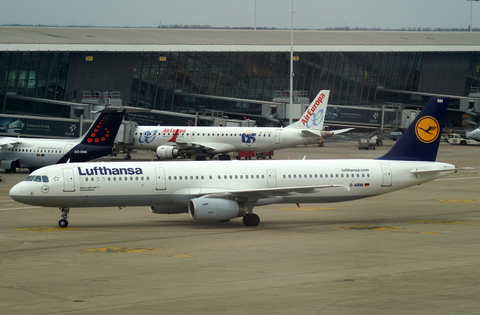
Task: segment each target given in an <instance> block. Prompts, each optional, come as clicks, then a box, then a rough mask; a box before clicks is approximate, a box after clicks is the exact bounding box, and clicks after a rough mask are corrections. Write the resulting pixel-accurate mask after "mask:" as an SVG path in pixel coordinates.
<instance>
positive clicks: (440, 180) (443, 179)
mask: <svg viewBox="0 0 480 315" xmlns="http://www.w3.org/2000/svg"><path fill="white" fill-rule="evenodd" d="M479 178H480V177H478V176H476V177H457V178H440V179H434V180H433V181H434V182H443V181H447V180H465V179H479Z"/></svg>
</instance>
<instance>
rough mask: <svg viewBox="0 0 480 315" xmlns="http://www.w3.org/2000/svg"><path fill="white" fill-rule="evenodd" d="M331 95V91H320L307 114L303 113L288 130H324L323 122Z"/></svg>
mask: <svg viewBox="0 0 480 315" xmlns="http://www.w3.org/2000/svg"><path fill="white" fill-rule="evenodd" d="M329 95H330V91H329V90H322V91H320V92H319V93H318V94H317V96H316V97H315V98H314V100H313V102H312V103H311V104H310V106H309V107H308V108H307V110H306V111H305V113H303V115H302V117H301V118H300V119H299V120H298V121H297V122H295V123H293V124H291V125H288V126H287V127H286V128H294V129H310V130H322V129H323V122H324V121H325V113H326V112H327V104H328V97H329Z"/></svg>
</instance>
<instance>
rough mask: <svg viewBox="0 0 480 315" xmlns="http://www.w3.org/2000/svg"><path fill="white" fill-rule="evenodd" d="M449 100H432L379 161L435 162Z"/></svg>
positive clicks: (435, 98)
mask: <svg viewBox="0 0 480 315" xmlns="http://www.w3.org/2000/svg"><path fill="white" fill-rule="evenodd" d="M449 100H450V99H449V98H448V97H434V98H431V99H430V100H429V101H428V103H427V105H425V107H424V108H423V109H422V111H421V112H420V114H419V115H418V116H417V118H415V120H414V121H413V122H412V124H411V125H410V126H409V127H408V128H407V130H406V131H405V133H404V134H403V135H402V136H401V137H400V139H398V141H397V143H395V145H394V146H393V147H392V149H390V151H388V152H387V154H385V155H384V156H382V157H380V158H378V159H379V160H402V161H431V162H433V161H435V159H436V158H437V152H438V146H439V144H440V139H441V135H442V129H443V126H444V125H445V116H446V115H447V107H448V102H449Z"/></svg>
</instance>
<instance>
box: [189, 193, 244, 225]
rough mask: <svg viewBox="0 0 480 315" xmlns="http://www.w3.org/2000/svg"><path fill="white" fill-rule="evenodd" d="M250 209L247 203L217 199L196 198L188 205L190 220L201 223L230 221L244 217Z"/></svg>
mask: <svg viewBox="0 0 480 315" xmlns="http://www.w3.org/2000/svg"><path fill="white" fill-rule="evenodd" d="M249 209H251V206H249V205H248V204H246V203H243V202H236V201H232V200H226V199H217V198H194V199H191V200H190V202H189V203H188V213H189V214H190V218H192V219H194V220H199V221H228V220H230V219H233V218H237V217H243V216H244V215H246V214H247V210H249Z"/></svg>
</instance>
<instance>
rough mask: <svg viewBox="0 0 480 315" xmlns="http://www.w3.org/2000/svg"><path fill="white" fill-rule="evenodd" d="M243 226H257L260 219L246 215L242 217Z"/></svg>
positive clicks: (251, 214)
mask: <svg viewBox="0 0 480 315" xmlns="http://www.w3.org/2000/svg"><path fill="white" fill-rule="evenodd" d="M243 224H245V225H246V226H257V225H259V224H260V217H259V216H258V215H256V214H255V213H247V214H246V215H245V216H244V217H243Z"/></svg>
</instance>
